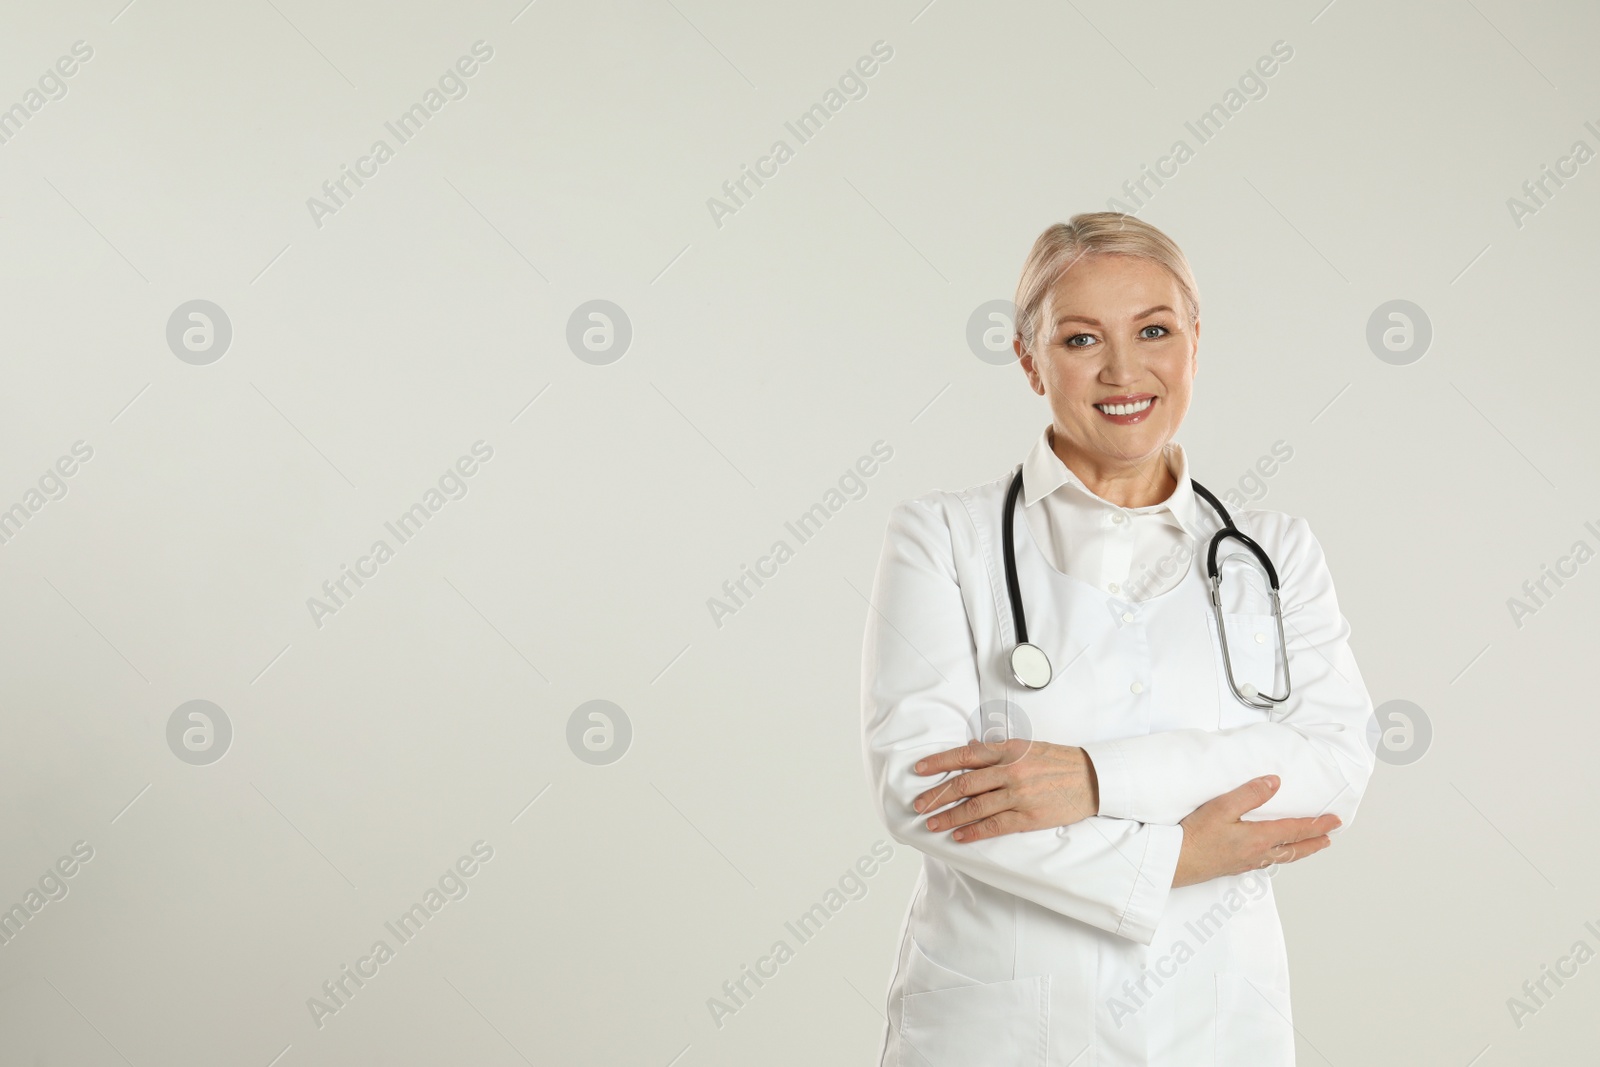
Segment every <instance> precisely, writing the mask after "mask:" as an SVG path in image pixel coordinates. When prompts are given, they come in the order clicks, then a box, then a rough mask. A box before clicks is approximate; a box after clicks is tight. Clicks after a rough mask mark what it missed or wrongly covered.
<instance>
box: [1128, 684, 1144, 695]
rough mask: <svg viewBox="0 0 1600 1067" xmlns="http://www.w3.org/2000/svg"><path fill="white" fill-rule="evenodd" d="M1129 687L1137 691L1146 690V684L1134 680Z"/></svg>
mask: <svg viewBox="0 0 1600 1067" xmlns="http://www.w3.org/2000/svg"><path fill="white" fill-rule="evenodd" d="M1128 688H1129V689H1132V690H1133V691H1134V692H1135V693H1142V692H1144V685H1143V684H1142V683H1140V682H1134V683H1133V684H1132V685H1130V686H1128Z"/></svg>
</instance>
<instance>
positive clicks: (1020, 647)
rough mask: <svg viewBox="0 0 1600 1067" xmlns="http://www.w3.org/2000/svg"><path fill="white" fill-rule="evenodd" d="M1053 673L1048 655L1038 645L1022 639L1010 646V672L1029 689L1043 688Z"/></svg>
mask: <svg viewBox="0 0 1600 1067" xmlns="http://www.w3.org/2000/svg"><path fill="white" fill-rule="evenodd" d="M1054 673H1055V672H1054V671H1053V670H1052V669H1051V667H1050V657H1049V656H1047V655H1045V654H1044V649H1042V648H1040V647H1039V646H1038V645H1035V644H1030V643H1029V642H1027V641H1023V642H1020V643H1019V644H1017V645H1016V646H1015V647H1014V648H1012V650H1011V674H1012V676H1013V677H1015V678H1016V680H1017V681H1018V683H1020V684H1022V685H1024V686H1027V687H1028V688H1029V689H1043V688H1044V687H1045V686H1047V685H1049V684H1050V679H1051V677H1052V676H1053V675H1054Z"/></svg>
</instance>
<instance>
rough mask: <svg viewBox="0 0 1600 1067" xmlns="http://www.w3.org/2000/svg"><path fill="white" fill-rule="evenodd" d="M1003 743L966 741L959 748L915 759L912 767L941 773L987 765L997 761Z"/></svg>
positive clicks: (998, 760) (922, 772)
mask: <svg viewBox="0 0 1600 1067" xmlns="http://www.w3.org/2000/svg"><path fill="white" fill-rule="evenodd" d="M1003 747H1004V745H990V744H986V743H984V742H982V741H968V742H967V743H966V744H964V745H962V746H961V747H960V748H948V749H945V750H944V751H943V752H936V753H934V754H933V755H931V756H924V757H923V758H922V759H919V760H917V762H916V766H914V767H913V768H912V770H914V771H915V772H916V773H918V774H941V773H943V772H945V771H959V770H965V769H967V768H971V767H987V766H990V765H991V764H995V763H999V762H1000V759H1001V755H1002V754H1001V752H1000V749H1002V748H1003Z"/></svg>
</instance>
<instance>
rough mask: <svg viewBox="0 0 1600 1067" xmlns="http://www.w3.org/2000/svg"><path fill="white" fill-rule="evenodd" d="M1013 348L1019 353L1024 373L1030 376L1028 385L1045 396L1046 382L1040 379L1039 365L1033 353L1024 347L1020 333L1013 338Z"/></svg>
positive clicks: (1018, 359) (1018, 357)
mask: <svg viewBox="0 0 1600 1067" xmlns="http://www.w3.org/2000/svg"><path fill="white" fill-rule="evenodd" d="M1011 350H1012V351H1013V352H1015V353H1016V354H1017V363H1018V364H1019V365H1020V366H1021V367H1022V373H1023V374H1026V375H1027V376H1028V385H1029V386H1031V387H1032V388H1033V391H1034V392H1035V393H1038V394H1039V395H1040V396H1044V382H1043V381H1041V380H1040V379H1039V367H1038V365H1037V364H1036V363H1035V362H1034V358H1033V353H1032V352H1029V351H1028V350H1027V349H1026V348H1023V347H1022V336H1021V335H1020V334H1018V335H1016V336H1013V337H1012V338H1011Z"/></svg>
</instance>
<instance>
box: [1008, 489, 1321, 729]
mask: <svg viewBox="0 0 1600 1067" xmlns="http://www.w3.org/2000/svg"><path fill="white" fill-rule="evenodd" d="M1189 484H1190V485H1191V486H1193V487H1194V491H1195V492H1196V493H1198V494H1199V495H1200V497H1201V498H1202V499H1204V500H1205V502H1206V503H1208V504H1210V505H1211V507H1212V508H1213V509H1214V510H1215V511H1216V513H1217V515H1218V516H1220V517H1221V519H1222V529H1220V530H1218V531H1217V532H1216V534H1214V535H1213V536H1212V538H1211V543H1210V545H1209V546H1208V547H1207V549H1206V578H1207V585H1208V587H1209V588H1208V592H1209V594H1210V600H1211V610H1212V613H1213V614H1214V615H1215V616H1216V620H1217V637H1218V639H1219V643H1220V644H1221V645H1222V663H1223V670H1224V672H1225V673H1226V674H1227V676H1228V688H1229V689H1231V690H1232V691H1233V695H1234V696H1235V697H1237V698H1238V699H1239V701H1240V702H1241V703H1243V704H1245V705H1247V706H1249V707H1252V708H1258V709H1261V710H1271V709H1272V708H1273V707H1275V706H1276V705H1278V704H1281V703H1283V702H1284V701H1285V700H1288V699H1289V694H1290V693H1291V692H1292V691H1293V690H1292V682H1291V680H1290V678H1289V645H1288V642H1287V641H1286V640H1285V638H1284V633H1283V607H1282V601H1281V599H1280V596H1279V585H1278V568H1276V567H1274V566H1273V565H1272V558H1271V557H1270V556H1268V555H1267V552H1266V550H1265V549H1263V548H1262V547H1261V546H1260V545H1259V544H1257V543H1256V541H1255V539H1254V538H1252V537H1250V536H1249V535H1248V534H1246V533H1244V531H1242V530H1240V529H1239V528H1238V527H1237V526H1235V525H1234V524H1233V516H1231V515H1229V514H1228V509H1227V508H1225V507H1223V506H1222V501H1221V500H1218V499H1217V497H1216V495H1215V494H1214V493H1212V492H1211V490H1209V489H1207V488H1206V487H1205V486H1203V485H1201V484H1200V483H1199V482H1197V481H1195V480H1194V479H1192V478H1191V479H1190V480H1189ZM1021 493H1022V467H1021V465H1020V464H1019V465H1018V467H1017V472H1016V474H1014V475H1013V476H1012V478H1011V485H1010V487H1009V488H1008V489H1007V491H1006V503H1005V509H1004V512H1003V519H1004V521H1003V522H1002V523H1001V548H1002V554H1003V555H1004V557H1005V570H1006V596H1007V597H1008V598H1009V599H1010V601H1011V623H1012V626H1013V628H1014V630H1015V634H1016V644H1015V646H1013V648H1012V650H1011V670H1012V674H1013V675H1014V676H1015V677H1016V679H1017V682H1018V683H1019V684H1021V685H1023V686H1024V687H1026V688H1028V689H1043V688H1044V687H1045V686H1047V685H1049V684H1050V682H1051V681H1053V680H1054V678H1055V672H1054V670H1053V669H1052V668H1051V667H1050V661H1049V658H1048V657H1047V656H1046V654H1045V652H1044V650H1043V649H1041V648H1039V647H1038V646H1037V645H1034V644H1033V643H1031V642H1030V641H1029V640H1028V620H1027V616H1026V615H1025V614H1024V612H1023V609H1022V587H1021V584H1020V583H1019V582H1018V580H1017V550H1016V537H1015V526H1016V508H1017V497H1018V496H1020V495H1021ZM1230 539H1231V540H1235V541H1238V542H1239V543H1240V544H1242V545H1244V546H1245V548H1247V549H1248V550H1249V551H1250V553H1251V555H1253V556H1254V557H1255V559H1256V561H1257V562H1258V563H1260V564H1261V566H1262V568H1263V569H1264V570H1265V571H1266V572H1267V582H1268V585H1269V586H1270V589H1271V594H1272V616H1273V619H1274V621H1275V622H1276V624H1277V629H1278V647H1279V648H1280V649H1281V650H1282V651H1283V676H1284V678H1283V680H1284V687H1283V695H1282V696H1274V695H1273V694H1271V693H1262V692H1260V691H1259V690H1256V689H1255V687H1254V686H1249V687H1248V689H1249V692H1245V691H1244V688H1241V687H1240V686H1239V684H1238V682H1237V681H1236V680H1235V678H1234V675H1233V658H1232V657H1231V656H1230V655H1229V654H1228V631H1227V623H1225V622H1224V621H1223V611H1222V572H1221V570H1220V569H1219V563H1218V561H1217V552H1218V550H1219V549H1220V548H1221V547H1222V543H1223V542H1224V541H1227V540H1230ZM1030 666H1031V669H1029V668H1030ZM1041 671H1042V674H1041V673H1040V672H1041Z"/></svg>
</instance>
